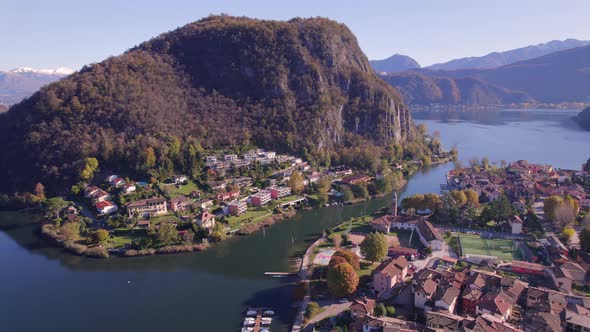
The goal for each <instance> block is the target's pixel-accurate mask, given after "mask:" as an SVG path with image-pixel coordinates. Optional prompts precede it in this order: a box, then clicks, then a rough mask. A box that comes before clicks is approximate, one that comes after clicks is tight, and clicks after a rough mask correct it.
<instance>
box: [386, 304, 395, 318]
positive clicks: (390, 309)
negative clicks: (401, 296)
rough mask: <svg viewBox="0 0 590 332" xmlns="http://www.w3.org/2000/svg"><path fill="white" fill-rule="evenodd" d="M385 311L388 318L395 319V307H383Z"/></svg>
mask: <svg viewBox="0 0 590 332" xmlns="http://www.w3.org/2000/svg"><path fill="white" fill-rule="evenodd" d="M385 310H386V311H387V313H386V314H387V316H388V317H395V307H394V306H387V307H385Z"/></svg>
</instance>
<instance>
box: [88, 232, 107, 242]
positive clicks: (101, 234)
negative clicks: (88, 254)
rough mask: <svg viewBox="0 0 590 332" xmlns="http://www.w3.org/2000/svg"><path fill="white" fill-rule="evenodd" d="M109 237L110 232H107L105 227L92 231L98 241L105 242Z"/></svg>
mask: <svg viewBox="0 0 590 332" xmlns="http://www.w3.org/2000/svg"><path fill="white" fill-rule="evenodd" d="M108 237H109V232H107V231H106V230H104V229H99V230H97V231H95V232H94V233H92V239H93V240H94V242H96V243H103V242H104V241H106V240H107V239H108Z"/></svg>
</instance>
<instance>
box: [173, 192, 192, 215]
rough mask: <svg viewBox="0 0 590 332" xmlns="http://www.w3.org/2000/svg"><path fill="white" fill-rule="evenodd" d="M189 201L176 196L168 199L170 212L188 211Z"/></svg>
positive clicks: (184, 197)
mask: <svg viewBox="0 0 590 332" xmlns="http://www.w3.org/2000/svg"><path fill="white" fill-rule="evenodd" d="M190 203H191V201H190V200H189V199H188V198H187V197H186V196H178V197H174V198H172V199H170V210H172V212H179V211H184V210H186V209H188V207H189V206H190Z"/></svg>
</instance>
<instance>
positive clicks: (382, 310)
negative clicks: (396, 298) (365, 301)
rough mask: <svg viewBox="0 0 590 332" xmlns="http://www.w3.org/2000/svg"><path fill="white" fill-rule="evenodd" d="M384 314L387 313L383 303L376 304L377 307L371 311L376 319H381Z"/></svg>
mask: <svg viewBox="0 0 590 332" xmlns="http://www.w3.org/2000/svg"><path fill="white" fill-rule="evenodd" d="M386 313H387V309H386V308H385V305H384V304H383V302H379V303H377V305H376V306H375V308H374V309H373V314H375V316H376V317H383V316H385V314H386Z"/></svg>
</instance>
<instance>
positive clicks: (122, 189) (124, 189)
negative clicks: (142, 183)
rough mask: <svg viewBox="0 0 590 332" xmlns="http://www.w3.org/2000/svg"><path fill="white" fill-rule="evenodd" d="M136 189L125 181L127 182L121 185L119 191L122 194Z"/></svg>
mask: <svg viewBox="0 0 590 332" xmlns="http://www.w3.org/2000/svg"><path fill="white" fill-rule="evenodd" d="M136 190H137V187H136V186H135V184H133V183H127V184H125V185H123V187H122V188H121V192H122V193H124V194H129V193H132V192H135V191H136Z"/></svg>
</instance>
